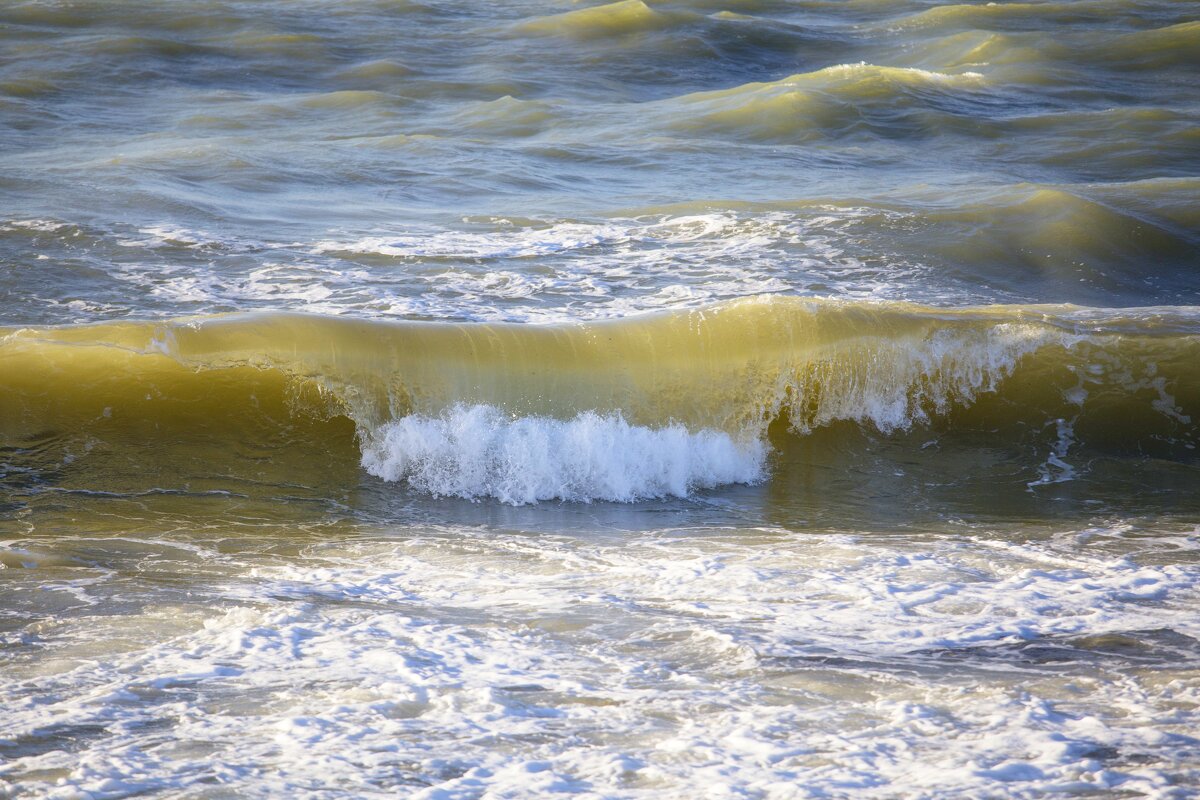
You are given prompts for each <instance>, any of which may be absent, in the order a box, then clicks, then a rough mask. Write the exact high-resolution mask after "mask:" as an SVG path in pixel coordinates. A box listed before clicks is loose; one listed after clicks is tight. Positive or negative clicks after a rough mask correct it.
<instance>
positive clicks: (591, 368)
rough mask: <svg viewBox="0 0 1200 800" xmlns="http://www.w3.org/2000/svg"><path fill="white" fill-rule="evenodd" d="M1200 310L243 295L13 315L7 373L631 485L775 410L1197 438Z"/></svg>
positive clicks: (214, 422) (82, 429) (808, 422)
mask: <svg viewBox="0 0 1200 800" xmlns="http://www.w3.org/2000/svg"><path fill="white" fill-rule="evenodd" d="M1198 332H1200V323H1198V321H1197V318H1196V312H1194V311H1193V310H1190V309H1184V308H1177V309H1144V310H1129V311H1101V310H1096V309H1084V308H1073V307H1053V306H1043V307H1006V306H995V307H980V308H972V309H960V310H955V311H948V310H939V309H931V308H922V307H918V306H909V305H903V304H874V303H843V302H834V301H815V300H803V299H798V298H780V297H764V298H758V299H749V300H743V301H737V302H732V303H727V304H724V305H717V306H711V307H707V308H703V309H698V310H694V311H684V312H674V313H665V314H658V315H651V316H647V317H642V318H631V319H627V320H621V321H613V322H597V323H590V324H571V325H558V326H545V327H537V326H533V327H531V326H523V325H508V324H486V325H485V324H447V323H382V322H369V321H362V320H350V319H340V318H328V317H316V316H311V315H286V314H258V315H232V316H226V317H215V318H199V319H193V320H181V321H177V322H166V323H133V324H116V325H101V326H81V327H69V328H52V329H19V330H10V331H8V332H6V333H5V334H4V338H3V345H2V346H0V358H2V359H3V363H4V365H5V370H4V374H5V379H4V381H3V383H2V384H0V391H2V392H3V394H2V395H0V397H2V402H3V403H4V406H3V407H4V410H5V413H4V420H5V422H4V436H5V440H6V441H9V442H11V443H13V444H14V445H15V444H16V443H18V442H20V441H21V440H22V438H23V437H24V438H29V437H33V438H36V437H37V436H38V435H39V434H40V433H41V432H43V431H45V430H48V429H50V430H53V429H62V428H66V429H67V431H69V432H71V433H73V434H74V435H76V436H83V437H85V438H88V439H89V440H91V439H92V438H93V437H94V438H96V439H99V440H103V441H104V442H105V443H106V444H107V445H108V446H109V447H111V448H115V449H116V450H117V451H120V450H121V448H124V447H129V446H136V445H139V444H140V445H141V446H143V447H145V446H149V445H153V446H160V445H161V446H166V447H168V448H177V452H175V454H174V456H173V458H175V459H180V458H190V457H195V458H199V457H201V456H202V455H203V454H204V453H208V454H211V455H212V456H215V457H217V458H218V459H220V456H219V454H220V453H221V452H222V449H223V448H226V447H232V446H234V445H235V444H236V443H237V442H239V441H243V440H247V439H249V440H253V439H261V438H262V437H264V436H266V437H267V438H271V439H286V438H288V437H294V438H296V439H297V441H302V440H304V439H305V437H312V439H313V441H314V442H320V441H322V440H323V439H324V438H326V437H334V438H337V439H340V440H341V441H338V442H331V443H329V444H328V445H327V447H328V450H330V451H331V452H338V451H340V452H343V453H345V452H346V451H347V450H348V448H350V447H351V446H352V442H351V441H350V438H351V434H352V431H353V432H356V436H357V441H358V444H359V446H360V448H361V463H362V465H363V466H364V467H365V468H366V469H367V471H368V472H370V473H371V474H373V475H376V476H378V477H382V478H384V479H385V480H388V481H401V482H405V483H407V484H408V485H409V486H411V487H412V488H415V489H417V490H419V491H424V492H429V493H432V494H435V495H455V496H460V497H467V498H477V497H496V498H499V499H501V500H503V501H506V502H510V503H529V502H536V501H538V500H546V499H563V500H585V501H590V500H598V499H603V500H622V501H630V500H637V499H643V498H649V497H661V496H686V495H687V494H689V493H690V492H691V491H693V490H696V489H705V488H711V487H714V486H718V485H721V484H728V483H751V482H756V481H758V480H760V479H761V478H762V477H763V476H764V474H765V472H764V470H765V469H766V463H765V456H766V453H767V451H768V449H769V447H770V445H769V444H768V440H769V438H770V431H771V430H772V426H775V427H779V426H783V428H784V429H786V430H788V431H790V433H788V434H786V435H785V436H784V438H785V440H787V439H790V440H795V441H803V440H804V439H805V437H808V436H810V435H811V434H813V433H814V432H816V431H818V430H820V429H837V428H838V426H844V425H848V424H849V425H853V426H856V427H857V428H861V429H868V430H871V431H874V432H876V433H877V434H883V435H892V434H896V433H898V432H904V431H910V430H913V429H914V428H915V427H923V428H926V429H928V428H930V427H933V428H941V427H945V426H946V425H949V426H950V428H949V433H950V434H951V435H953V433H954V430H955V427H956V426H961V427H963V428H965V429H970V428H973V427H978V426H979V425H981V424H982V425H991V426H1000V427H1002V428H1014V429H1015V428H1019V427H1020V426H1034V427H1037V426H1043V425H1045V424H1046V423H1047V422H1049V421H1053V420H1056V419H1057V420H1059V421H1060V422H1061V421H1062V420H1066V419H1070V420H1071V425H1072V426H1073V428H1072V430H1077V431H1089V430H1090V431H1095V433H1089V434H1088V436H1086V437H1083V438H1085V439H1087V438H1092V439H1094V440H1095V441H1094V442H1093V443H1094V444H1096V445H1098V446H1102V447H1106V448H1109V449H1114V448H1115V449H1116V450H1119V451H1125V452H1133V451H1141V452H1154V453H1156V454H1158V455H1159V456H1161V457H1166V458H1174V459H1181V460H1183V461H1190V460H1192V459H1191V453H1192V452H1193V450H1194V447H1195V445H1196V443H1197V428H1196V424H1195V422H1194V420H1196V419H1200V417H1197V414H1200V408H1198V407H1197V403H1198V401H1200V396H1198V395H1197V393H1196V388H1195V387H1196V386H1197V383H1198V382H1197V379H1198V378H1200V371H1198V370H1200V367H1197V364H1200V358H1198V356H1200V339H1198V338H1197V334H1198ZM988 398H996V400H994V401H992V402H991V403H990V404H985V403H981V401H982V400H984V399H988ZM997 403H999V404H1000V405H1001V408H1000V409H996V408H995V406H996V405H997ZM337 420H342V421H343V422H338V421H337ZM1117 422H1119V423H1120V425H1121V429H1120V430H1109V431H1106V430H1105V429H1106V428H1108V427H1110V426H1112V425H1114V423H1117ZM343 423H346V424H343ZM349 423H352V427H351V426H350V425H349ZM159 428H167V429H169V430H171V431H177V432H172V433H170V434H168V435H165V436H163V435H160V434H158V433H152V432H151V431H152V430H157V429H159ZM1063 435H1066V434H1063ZM138 436H147V437H149V438H150V440H151V441H148V442H138V441H137V440H136V437H138ZM193 444H194V445H196V446H197V447H198V448H199V449H198V450H197V452H195V453H191V452H190V451H189V450H188V448H189V447H191V446H192V445H193ZM293 444H295V443H293ZM781 446H783V447H785V448H786V447H792V446H794V445H788V444H786V442H785V443H784V444H783V445H781ZM95 447H96V442H95V441H93V442H92V443H91V444H89V445H88V448H89V449H94V448H95ZM1076 449H1077V450H1078V449H1079V448H1078V447H1077V448H1076ZM76 457H77V458H86V457H87V456H86V455H85V454H80V455H78V456H76ZM107 457H110V458H111V457H112V455H111V453H110V455H109V456H107ZM206 457H207V456H206Z"/></svg>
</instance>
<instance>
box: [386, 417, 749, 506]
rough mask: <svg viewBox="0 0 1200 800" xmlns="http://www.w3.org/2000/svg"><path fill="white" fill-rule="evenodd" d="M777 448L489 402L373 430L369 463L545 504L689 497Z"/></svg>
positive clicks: (394, 476) (438, 483)
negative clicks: (507, 408)
mask: <svg viewBox="0 0 1200 800" xmlns="http://www.w3.org/2000/svg"><path fill="white" fill-rule="evenodd" d="M766 452H767V446H766V444H764V443H763V442H762V441H761V440H759V439H756V438H746V439H744V440H739V439H737V438H735V437H732V436H730V435H729V434H727V433H723V432H720V431H714V430H701V431H696V432H692V431H689V430H688V429H687V428H685V427H684V426H683V425H680V424H671V425H666V426H664V427H661V428H649V427H643V426H639V425H631V424H629V423H628V422H626V421H625V419H624V418H623V417H622V416H621V415H619V414H612V415H602V414H597V413H595V412H591V411H589V412H584V413H581V414H579V415H578V416H576V417H575V418H574V419H571V420H566V421H564V420H557V419H551V418H549V417H538V416H533V417H515V418H513V417H509V416H506V415H505V414H504V413H503V412H501V411H500V410H499V409H498V408H495V407H494V406H488V405H472V406H456V407H454V408H451V409H449V410H448V411H447V412H446V413H444V414H442V415H440V416H424V415H416V414H414V415H409V416H405V417H401V418H400V419H396V420H393V421H391V422H389V423H387V424H385V425H384V426H383V427H382V428H380V429H379V430H378V431H376V432H375V433H373V434H371V435H368V436H367V437H366V441H365V442H364V446H363V457H362V464H363V467H365V468H366V470H367V471H368V472H370V473H371V474H372V475H376V476H378V477H381V478H383V479H385V480H389V481H406V482H407V483H408V484H409V485H410V486H412V487H413V488H415V489H417V490H419V491H424V492H429V493H430V494H433V495H436V496H442V495H453V496H457V497H464V498H468V499H475V498H480V497H494V498H496V499H498V500H500V501H502V502H505V503H511V504H514V505H522V504H526V503H535V502H538V501H539V500H553V499H559V500H575V501H583V502H589V501H592V500H613V501H618V502H633V501H636V500H641V499H646V498H651V497H686V496H687V495H688V494H690V493H691V492H693V491H695V490H697V489H708V488H712V487H714V486H720V485H722V484H729V483H753V482H756V481H759V480H761V479H762V478H763V477H764V474H765V473H764V469H765V460H766Z"/></svg>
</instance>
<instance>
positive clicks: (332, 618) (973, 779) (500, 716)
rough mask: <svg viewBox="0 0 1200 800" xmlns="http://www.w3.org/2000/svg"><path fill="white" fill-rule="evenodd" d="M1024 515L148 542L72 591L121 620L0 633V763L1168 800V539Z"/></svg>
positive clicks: (133, 773)
mask: <svg viewBox="0 0 1200 800" xmlns="http://www.w3.org/2000/svg"><path fill="white" fill-rule="evenodd" d="M1022 527H1024V526H1023V525H1022V526H1014V528H1013V529H1012V530H1010V531H1009V532H1008V533H1005V532H1003V531H997V532H996V533H997V538H994V539H991V538H987V536H986V535H980V536H978V537H977V538H971V537H963V538H961V539H960V538H958V537H937V538H929V537H920V536H917V537H911V538H908V537H906V538H900V537H891V536H883V537H881V536H861V537H855V536H847V535H822V534H816V533H813V532H811V531H807V532H797V533H791V532H787V531H783V530H779V529H745V528H743V529H731V530H727V531H714V530H681V531H658V532H654V531H644V532H641V533H638V534H629V535H623V536H618V537H615V538H609V537H588V536H582V537H569V536H559V535H534V534H530V533H528V532H520V531H517V532H512V531H505V530H501V529H498V528H495V527H489V528H485V529H482V530H478V531H473V530H469V529H455V528H446V529H435V530H424V529H413V528H400V529H399V530H402V531H404V535H402V536H397V535H396V530H397V529H394V528H390V527H389V529H388V530H387V531H385V532H379V533H377V534H375V535H372V534H371V533H370V532H369V531H361V532H360V533H363V534H366V535H364V536H359V535H349V536H329V537H321V539H319V540H310V541H309V542H308V543H307V544H306V545H305V546H304V547H302V548H300V552H298V553H294V554H293V551H294V550H295V549H296V548H294V547H293V548H292V550H289V551H288V552H289V555H287V556H280V557H278V558H271V557H269V556H267V555H266V554H265V553H263V552H261V551H260V550H257V549H256V550H255V551H254V552H253V553H250V554H247V553H241V552H237V551H234V550H230V549H228V548H226V549H223V551H222V552H219V553H218V552H216V551H212V550H204V549H200V550H197V551H196V552H195V560H194V561H190V562H186V565H187V570H188V572H187V573H186V574H188V575H189V576H190V579H191V582H190V583H189V584H187V585H186V587H181V586H180V585H179V575H180V569H181V564H183V563H185V562H181V561H180V559H181V558H183V557H184V556H183V554H182V553H180V552H174V553H173V554H172V558H170V559H163V558H162V557H161V548H162V544H161V543H157V542H147V543H144V546H145V556H146V557H145V560H144V561H143V562H142V565H141V566H143V567H144V568H145V569H144V570H143V569H136V570H120V571H115V570H114V571H111V572H108V573H106V574H105V576H104V580H105V581H108V582H109V583H104V582H92V583H88V584H86V585H85V584H84V582H82V581H76V582H75V583H76V584H78V588H79V590H80V591H81V592H85V593H86V594H87V595H89V596H95V597H100V596H102V595H101V594H100V593H102V592H108V597H107V599H106V601H105V603H101V604H99V605H97V606H95V607H96V608H101V609H103V608H107V607H108V606H109V605H110V604H111V603H113V602H117V600H118V598H120V597H123V596H127V595H129V594H130V593H134V594H135V596H136V597H137V598H138V606H137V611H136V613H128V614H111V613H104V614H98V613H91V612H89V614H88V615H86V616H74V617H67V616H60V617H59V618H57V619H54V620H48V619H47V620H43V619H42V618H41V616H39V618H38V619H39V621H38V622H37V624H36V625H33V626H30V628H29V629H28V632H27V636H26V638H27V639H28V641H24V640H17V638H16V635H15V634H5V635H8V636H10V637H11V638H10V639H9V640H7V641H5V643H6V644H9V645H10V646H12V647H14V648H28V649H34V650H35V652H37V653H38V654H39V657H38V658H37V659H32V660H26V659H21V658H13V659H12V660H11V661H10V663H9V665H7V666H8V668H7V669H6V670H3V671H0V700H3V701H4V703H5V705H4V708H5V722H6V730H5V733H4V735H5V736H6V737H9V738H11V739H13V740H16V741H20V742H22V743H23V744H24V745H26V746H27V747H28V751H27V752H22V753H18V754H17V755H16V756H15V757H14V758H13V759H11V760H10V761H8V762H0V776H2V777H3V778H6V779H8V780H11V781H14V782H15V784H14V785H15V786H16V787H17V788H18V790H29V791H31V792H33V793H34V794H40V795H41V796H50V797H64V798H65V797H76V796H84V795H92V796H109V795H112V796H116V795H120V794H123V793H128V792H134V791H139V790H140V791H147V792H151V791H164V792H168V793H177V794H190V793H196V792H200V793H202V792H203V791H204V790H205V787H207V786H211V785H212V784H214V783H221V784H225V785H226V788H227V789H228V790H229V791H231V792H234V793H236V794H238V795H239V796H247V797H271V796H296V795H298V794H299V795H307V794H311V795H313V796H332V795H333V793H334V790H332V789H331V790H330V792H326V793H322V792H321V791H319V789H320V788H323V787H341V790H342V791H343V792H344V791H347V790H346V789H345V788H344V787H347V786H349V787H351V788H352V791H353V793H354V794H355V795H356V796H363V797H393V796H396V795H398V794H399V795H404V796H411V797H418V798H420V797H424V798H429V799H430V800H432V798H438V797H477V796H494V797H511V798H526V797H529V798H532V797H545V796H548V795H555V794H557V793H562V794H567V793H570V792H572V791H575V792H580V793H583V794H585V795H587V796H594V797H630V798H652V797H663V796H670V797H690V796H694V795H695V794H696V791H697V787H704V789H705V791H706V792H707V794H708V795H710V796H713V797H757V796H763V797H780V798H784V797H789V798H790V797H844V796H850V795H853V796H855V797H858V796H863V797H872V798H893V797H945V796H964V797H992V796H1008V795H1011V794H1016V795H1019V796H1030V797H1032V796H1042V795H1045V794H1049V793H1053V792H1055V791H1059V790H1061V788H1062V787H1063V786H1069V787H1071V789H1072V791H1074V792H1079V793H1084V794H1087V793H1097V792H1103V791H1105V790H1109V789H1112V788H1114V787H1119V788H1120V789H1123V790H1125V791H1128V792H1130V793H1133V794H1140V795H1146V796H1156V797H1162V798H1168V797H1173V796H1178V797H1182V796H1185V794H1186V791H1185V792H1184V794H1180V793H1179V792H1177V791H1175V789H1179V788H1184V787H1187V786H1191V785H1194V784H1195V782H1196V780H1197V779H1200V770H1197V769H1196V766H1195V764H1196V761H1195V753H1196V746H1195V739H1194V736H1193V732H1194V730H1195V729H1196V725H1197V722H1198V716H1200V714H1198V712H1197V709H1198V708H1200V703H1198V701H1200V686H1198V685H1197V681H1196V678H1195V675H1194V658H1193V656H1192V655H1190V654H1191V653H1194V650H1195V648H1194V643H1191V644H1189V642H1188V640H1186V639H1184V638H1183V637H1188V636H1190V637H1200V626H1198V625H1197V623H1196V620H1197V619H1198V617H1197V616H1196V614H1195V611H1196V609H1197V607H1198V604H1200V571H1198V570H1197V568H1196V567H1195V566H1194V559H1192V558H1187V557H1186V556H1187V555H1188V553H1184V552H1180V553H1178V554H1179V555H1181V556H1183V558H1182V559H1181V560H1180V561H1179V563H1176V564H1161V563H1160V564H1155V563H1153V562H1154V561H1155V559H1156V558H1157V556H1159V555H1161V554H1162V553H1164V552H1169V551H1170V550H1171V549H1172V547H1175V548H1176V549H1178V548H1180V547H1182V546H1184V545H1185V542H1184V541H1183V540H1184V539H1185V538H1186V537H1185V536H1182V535H1179V534H1168V533H1167V532H1163V536H1162V538H1160V539H1147V538H1142V537H1143V536H1144V535H1145V533H1146V532H1145V531H1142V532H1139V533H1137V534H1136V535H1132V536H1130V535H1129V530H1128V527H1127V526H1126V527H1125V528H1124V529H1122V528H1121V526H1117V527H1114V528H1111V529H1105V528H1089V529H1087V530H1085V531H1078V530H1069V531H1063V532H1061V536H1062V538H1061V540H1060V539H1059V538H1058V537H1051V538H1049V539H1042V540H1039V541H1034V542H1029V543H1016V542H1013V541H1010V540H1009V538H1010V536H1011V534H1012V533H1013V532H1014V531H1016V530H1020V529H1021V528H1022ZM981 533H982V532H978V531H977V534H981ZM179 535H180V534H178V533H176V534H175V535H174V538H173V539H172V543H173V542H174V541H175V540H177V539H178V537H179ZM288 535H289V536H291V535H292V532H289V534H288ZM1081 537H1086V538H1081ZM1193 539H1194V536H1193ZM124 541H126V542H127V543H129V544H134V542H133V540H124ZM289 541H292V543H293V545H294V540H289ZM1084 541H1086V546H1082V545H1081V543H1082V542H1084ZM1195 544H1196V543H1195V542H1194V541H1193V542H1192V543H1191V547H1192V548H1193V551H1194V547H1195ZM1164 545H1168V546H1164ZM22 546H23V545H22ZM281 549H283V548H281ZM1113 549H1116V550H1118V551H1119V552H1118V553H1116V554H1114V553H1113V552H1111V551H1112V550H1113ZM1139 549H1140V552H1138V553H1133V552H1131V551H1132V550H1139ZM20 572H21V573H22V574H21V575H18V576H15V577H13V578H11V579H10V580H18V579H21V578H24V579H26V580H30V581H32V580H34V579H36V573H37V570H35V569H31V570H21V571H20ZM168 575H169V576H171V578H172V579H171V580H164V579H163V578H164V577H165V576H168ZM42 583H43V584H47V583H50V581H46V580H45V579H43V581H42ZM184 588H186V589H187V590H188V591H187V593H186V594H185V593H184V591H183V589H184ZM29 596H31V597H33V596H37V593H35V592H30V593H29ZM1105 636H1113V637H1116V638H1115V639H1114V640H1113V642H1112V643H1110V644H1108V645H1105V644H1104V643H1103V641H1097V640H1099V639H1103V637H1105ZM1164 636H1166V637H1167V638H1165V639H1164V638H1162V637H1164ZM1172 636H1173V637H1175V638H1174V641H1175V643H1174V644H1172V643H1171V642H1172V639H1171V638H1170V637H1172ZM1079 637H1083V638H1079ZM1122 637H1125V638H1130V639H1133V640H1143V641H1145V642H1146V643H1145V644H1144V645H1140V646H1130V645H1128V644H1122V642H1123V641H1124V639H1123V638H1122ZM1156 637H1159V638H1156ZM0 641H4V640H0ZM1155 642H1160V644H1155ZM1027 645H1032V649H1029V650H1025V649H1023V648H1025V647H1026V646H1027ZM1172 647H1177V648H1180V650H1181V652H1179V653H1174V654H1173V653H1172V652H1171V648H1172ZM1038 648H1042V649H1043V650H1046V651H1048V652H1049V653H1050V657H1048V659H1045V660H1043V659H1040V658H1039V657H1038V655H1037V652H1038ZM1055 648H1060V649H1061V654H1063V656H1064V657H1065V659H1064V657H1058V658H1055V657H1053V651H1054V649H1055ZM1139 663H1146V664H1147V665H1148V667H1149V668H1146V669H1140V668H1138V664H1139ZM1156 663H1157V665H1158V666H1157V667H1156V666H1155V664H1156ZM196 697H201V698H202V702H201V701H197V700H196V699H195V698H196ZM56 740H65V741H69V742H70V743H71V744H72V746H71V747H64V748H54V749H47V750H45V751H41V750H39V748H38V747H37V745H39V744H42V743H44V742H54V741H56ZM46 775H55V776H56V777H58V778H60V781H59V783H58V784H57V785H52V784H49V783H45V782H43V781H44V776H46ZM847 787H851V789H850V790H847Z"/></svg>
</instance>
